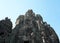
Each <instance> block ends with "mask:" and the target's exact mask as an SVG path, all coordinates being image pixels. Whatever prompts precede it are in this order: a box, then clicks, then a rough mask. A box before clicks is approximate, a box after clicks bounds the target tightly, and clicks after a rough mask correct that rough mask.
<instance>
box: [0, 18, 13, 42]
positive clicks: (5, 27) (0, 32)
mask: <svg viewBox="0 0 60 43" xmlns="http://www.w3.org/2000/svg"><path fill="white" fill-rule="evenodd" d="M11 32H12V22H11V21H10V19H8V18H7V17H6V18H5V20H1V21H0V43H5V39H7V37H9V35H10V34H11Z"/></svg>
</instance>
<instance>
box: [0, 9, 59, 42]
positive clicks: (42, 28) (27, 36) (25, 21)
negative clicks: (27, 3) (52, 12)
mask: <svg viewBox="0 0 60 43" xmlns="http://www.w3.org/2000/svg"><path fill="white" fill-rule="evenodd" d="M2 21H4V22H5V21H6V22H5V23H3V24H1V25H0V29H1V28H3V27H1V26H4V24H5V25H7V27H6V29H5V26H4V28H3V29H5V30H6V31H7V33H10V32H11V29H12V23H11V21H9V20H8V19H7V18H6V19H5V20H2ZM8 26H9V28H8ZM8 29H9V30H8ZM5 30H4V31H5ZM2 31H3V30H2ZM0 36H1V35H0ZM0 40H2V41H0V43H59V39H58V36H57V34H56V32H55V31H54V29H53V28H52V27H51V26H50V25H49V24H47V22H44V21H43V18H42V16H41V15H39V14H35V13H34V12H33V11H32V10H31V9H30V10H28V11H27V12H26V13H25V15H20V16H19V17H18V18H17V20H16V26H15V28H14V29H13V31H12V33H11V34H10V35H9V37H7V38H6V39H5V40H3V38H2V37H1V38H0Z"/></svg>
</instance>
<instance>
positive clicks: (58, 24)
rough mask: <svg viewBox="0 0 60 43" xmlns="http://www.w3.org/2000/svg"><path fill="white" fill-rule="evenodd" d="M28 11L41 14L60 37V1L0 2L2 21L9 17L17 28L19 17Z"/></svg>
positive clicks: (7, 0)
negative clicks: (16, 23)
mask: <svg viewBox="0 0 60 43" xmlns="http://www.w3.org/2000/svg"><path fill="white" fill-rule="evenodd" d="M28 9H32V10H33V11H34V12H35V13H36V14H40V15H41V16H42V17H43V20H44V21H46V22H47V23H48V24H50V25H51V26H52V27H53V28H54V30H55V31H56V33H57V34H58V36H59V37H60V31H59V30H60V20H59V18H60V0H0V20H1V19H4V18H5V17H9V18H11V21H12V22H13V25H14V26H15V21H16V19H17V17H18V16H19V15H20V14H24V13H25V12H26V11H27V10H28Z"/></svg>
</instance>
